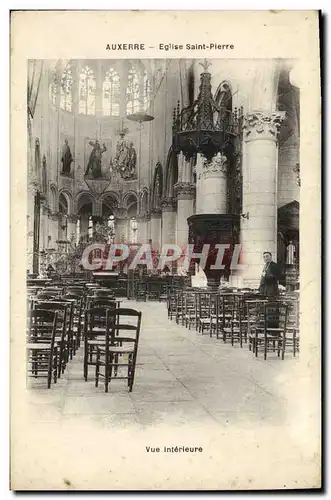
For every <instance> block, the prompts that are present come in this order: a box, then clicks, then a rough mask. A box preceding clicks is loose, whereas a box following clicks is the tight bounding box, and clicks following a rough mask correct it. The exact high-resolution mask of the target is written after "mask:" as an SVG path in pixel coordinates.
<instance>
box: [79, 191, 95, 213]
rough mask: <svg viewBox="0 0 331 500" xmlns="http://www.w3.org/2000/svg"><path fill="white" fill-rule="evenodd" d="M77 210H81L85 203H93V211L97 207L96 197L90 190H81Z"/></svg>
mask: <svg viewBox="0 0 331 500" xmlns="http://www.w3.org/2000/svg"><path fill="white" fill-rule="evenodd" d="M76 203H77V212H79V211H80V210H81V209H82V207H83V206H84V205H89V204H90V203H91V204H92V211H93V212H94V209H95V204H96V201H95V198H94V196H93V195H92V193H91V192H90V191H80V192H79V193H78V194H77V197H76Z"/></svg>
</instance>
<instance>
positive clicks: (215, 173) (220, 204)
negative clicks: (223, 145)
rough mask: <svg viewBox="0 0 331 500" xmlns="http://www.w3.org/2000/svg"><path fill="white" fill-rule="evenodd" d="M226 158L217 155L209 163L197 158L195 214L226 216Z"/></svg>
mask: <svg viewBox="0 0 331 500" xmlns="http://www.w3.org/2000/svg"><path fill="white" fill-rule="evenodd" d="M227 163H228V162H227V158H226V156H225V155H223V154H221V153H218V154H217V155H215V156H214V157H213V159H212V160H211V162H207V160H206V159H205V158H203V157H202V156H201V155H200V154H198V157H197V165H196V172H197V199H196V213H197V214H226V212H227V206H226V205H227Z"/></svg>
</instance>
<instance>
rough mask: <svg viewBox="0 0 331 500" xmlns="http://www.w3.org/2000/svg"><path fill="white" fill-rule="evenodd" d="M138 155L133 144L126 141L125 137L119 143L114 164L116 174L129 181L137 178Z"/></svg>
mask: <svg viewBox="0 0 331 500" xmlns="http://www.w3.org/2000/svg"><path fill="white" fill-rule="evenodd" d="M136 163H137V153H136V150H135V148H134V146H133V142H130V141H126V140H125V139H124V136H122V138H121V140H120V141H119V142H118V143H117V146H116V155H115V158H114V160H113V162H112V166H113V169H114V172H116V173H118V174H119V175H120V176H121V177H122V179H125V180H129V179H134V178H135V177H136Z"/></svg>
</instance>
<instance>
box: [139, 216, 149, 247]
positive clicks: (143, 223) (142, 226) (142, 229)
mask: <svg viewBox="0 0 331 500" xmlns="http://www.w3.org/2000/svg"><path fill="white" fill-rule="evenodd" d="M137 223H138V230H137V243H141V244H144V243H148V235H147V224H148V222H147V218H146V216H140V217H137Z"/></svg>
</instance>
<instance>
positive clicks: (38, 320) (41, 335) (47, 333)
mask: <svg viewBox="0 0 331 500" xmlns="http://www.w3.org/2000/svg"><path fill="white" fill-rule="evenodd" d="M57 319H58V313H57V311H50V310H47V309H32V310H31V311H29V329H28V342H37V341H38V342H44V341H47V342H49V341H51V343H53V344H54V339H55V332H56V326H57Z"/></svg>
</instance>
